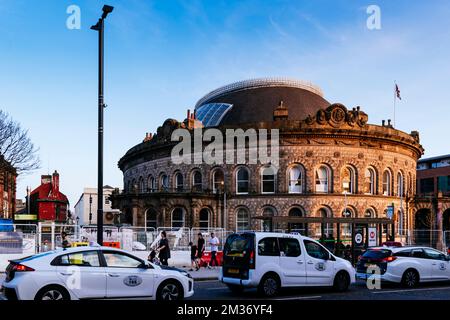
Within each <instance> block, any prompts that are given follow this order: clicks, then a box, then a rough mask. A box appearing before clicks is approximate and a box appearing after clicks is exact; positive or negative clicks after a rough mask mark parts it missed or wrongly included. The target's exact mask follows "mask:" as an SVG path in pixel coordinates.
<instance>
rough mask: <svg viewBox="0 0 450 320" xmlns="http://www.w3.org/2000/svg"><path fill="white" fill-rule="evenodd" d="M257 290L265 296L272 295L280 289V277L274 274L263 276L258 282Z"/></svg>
mask: <svg viewBox="0 0 450 320" xmlns="http://www.w3.org/2000/svg"><path fill="white" fill-rule="evenodd" d="M258 291H259V293H260V294H261V295H263V296H265V297H269V298H270V297H274V296H276V295H277V294H278V292H279V291H280V279H279V278H278V276H276V275H274V274H268V275H266V276H264V277H263V278H262V280H261V282H260V283H259V286H258Z"/></svg>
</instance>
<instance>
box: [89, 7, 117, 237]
mask: <svg viewBox="0 0 450 320" xmlns="http://www.w3.org/2000/svg"><path fill="white" fill-rule="evenodd" d="M113 9H114V8H113V7H111V6H108V5H104V6H103V14H102V17H101V18H100V19H99V20H98V22H97V24H96V25H95V26H92V27H91V29H92V30H96V31H98V177H97V243H98V244H99V245H103V129H104V128H103V109H104V107H105V104H104V100H103V72H104V68H103V33H104V20H105V18H106V16H107V15H108V13H111V12H112V10H113Z"/></svg>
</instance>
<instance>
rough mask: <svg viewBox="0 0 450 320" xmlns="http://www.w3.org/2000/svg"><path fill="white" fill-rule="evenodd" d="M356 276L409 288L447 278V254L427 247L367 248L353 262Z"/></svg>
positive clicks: (449, 266) (449, 277)
mask: <svg viewBox="0 0 450 320" xmlns="http://www.w3.org/2000/svg"><path fill="white" fill-rule="evenodd" d="M356 271H357V278H359V279H367V278H368V277H372V278H378V279H380V280H381V281H388V282H395V283H401V284H403V285H404V286H405V287H408V288H412V287H415V286H417V284H419V283H420V282H430V281H442V280H450V257H449V256H448V255H446V254H445V253H443V252H440V251H438V250H435V249H433V248H428V247H377V248H370V249H368V250H367V251H366V252H365V253H364V254H363V255H362V256H360V257H359V261H358V263H357V265H356Z"/></svg>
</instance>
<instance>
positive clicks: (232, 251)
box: [224, 234, 254, 256]
mask: <svg viewBox="0 0 450 320" xmlns="http://www.w3.org/2000/svg"><path fill="white" fill-rule="evenodd" d="M253 238H254V235H252V234H233V235H230V236H229V237H228V239H227V242H226V243H225V248H224V253H225V255H227V256H244V255H245V254H246V252H247V250H249V249H250V248H251V246H252V243H253Z"/></svg>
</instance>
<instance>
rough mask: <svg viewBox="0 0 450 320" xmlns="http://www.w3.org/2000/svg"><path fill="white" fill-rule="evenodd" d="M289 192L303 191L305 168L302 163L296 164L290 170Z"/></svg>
mask: <svg viewBox="0 0 450 320" xmlns="http://www.w3.org/2000/svg"><path fill="white" fill-rule="evenodd" d="M288 177H289V193H302V192H303V168H302V167H301V166H300V165H294V166H292V167H291V168H289V170H288Z"/></svg>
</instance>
